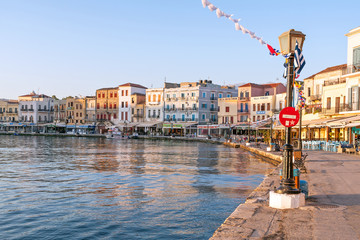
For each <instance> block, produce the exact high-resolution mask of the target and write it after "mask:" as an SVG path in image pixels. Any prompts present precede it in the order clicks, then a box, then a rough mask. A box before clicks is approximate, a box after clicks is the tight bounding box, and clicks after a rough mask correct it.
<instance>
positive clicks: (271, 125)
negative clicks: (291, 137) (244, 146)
mask: <svg viewBox="0 0 360 240" xmlns="http://www.w3.org/2000/svg"><path fill="white" fill-rule="evenodd" d="M273 117H274V111H271V123H270V150H271V151H272V136H273V124H274V122H273Z"/></svg>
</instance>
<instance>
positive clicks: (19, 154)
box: [0, 136, 273, 239]
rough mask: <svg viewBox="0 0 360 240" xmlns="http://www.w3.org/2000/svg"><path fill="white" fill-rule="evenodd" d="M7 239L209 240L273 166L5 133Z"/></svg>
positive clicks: (164, 146) (230, 155) (127, 144)
mask: <svg viewBox="0 0 360 240" xmlns="http://www.w3.org/2000/svg"><path fill="white" fill-rule="evenodd" d="M0 146H1V147H0V152H1V154H0V165H1V168H0V176H1V181H0V194H1V201H0V209H1V212H2V214H0V236H1V238H2V239H66V238H69V239H206V238H209V237H210V236H211V235H212V233H213V232H214V231H215V230H216V228H217V227H218V226H220V225H221V223H222V222H223V221H224V220H225V219H226V217H228V215H229V214H230V213H231V212H232V211H233V210H234V209H235V208H236V207H237V206H238V204H240V203H242V202H244V201H245V198H246V196H247V195H248V194H249V193H250V192H251V191H252V189H254V188H255V187H256V186H257V185H258V184H259V183H260V182H261V181H262V179H263V178H264V174H265V173H267V172H268V171H269V170H271V169H273V166H271V165H269V164H268V163H266V162H263V161H261V159H259V158H258V157H256V156H253V155H251V154H249V153H247V152H243V151H242V150H240V149H232V148H226V147H224V146H221V145H213V144H205V143H190V142H166V141H142V140H139V141H135V140H125V141H121V140H120V141H111V140H108V139H107V140H105V139H86V138H56V137H49V138H46V137H20V136H18V137H15V136H0Z"/></svg>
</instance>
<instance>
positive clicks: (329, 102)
mask: <svg viewBox="0 0 360 240" xmlns="http://www.w3.org/2000/svg"><path fill="white" fill-rule="evenodd" d="M326 108H327V109H331V97H328V98H327V99H326Z"/></svg>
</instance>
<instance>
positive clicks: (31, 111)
mask: <svg viewBox="0 0 360 240" xmlns="http://www.w3.org/2000/svg"><path fill="white" fill-rule="evenodd" d="M18 100H19V121H21V122H30V123H35V124H36V123H51V122H53V121H54V99H53V98H51V97H49V96H46V95H44V94H35V93H34V92H33V93H31V94H28V95H22V96H19V98H18Z"/></svg>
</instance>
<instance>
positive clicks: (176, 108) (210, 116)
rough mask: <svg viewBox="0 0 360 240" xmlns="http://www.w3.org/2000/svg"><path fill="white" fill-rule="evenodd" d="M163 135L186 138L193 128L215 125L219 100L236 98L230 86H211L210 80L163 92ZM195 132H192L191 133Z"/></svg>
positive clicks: (190, 83) (233, 89)
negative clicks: (178, 135)
mask: <svg viewBox="0 0 360 240" xmlns="http://www.w3.org/2000/svg"><path fill="white" fill-rule="evenodd" d="M164 92H165V96H164V97H165V111H164V112H165V122H166V123H164V132H165V134H169V133H170V132H173V133H175V134H181V135H183V134H186V133H185V132H186V131H188V132H192V131H191V130H190V128H191V126H193V125H196V124H198V125H202V124H217V123H218V99H219V98H224V97H228V98H230V97H237V90H236V89H235V87H233V86H221V85H217V84H213V83H212V81H211V80H200V81H199V82H182V83H180V86H179V87H176V88H165V91H164ZM194 132H195V130H194Z"/></svg>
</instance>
